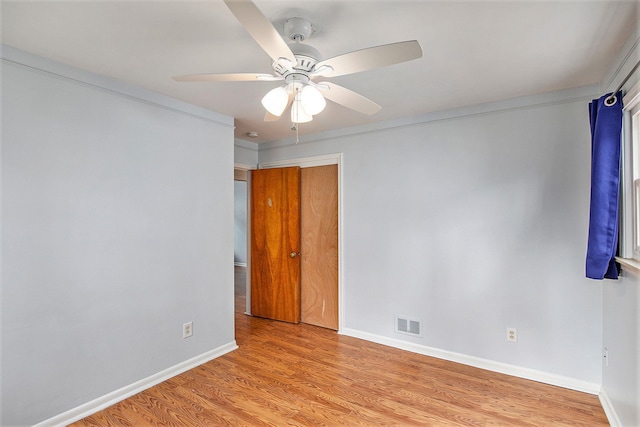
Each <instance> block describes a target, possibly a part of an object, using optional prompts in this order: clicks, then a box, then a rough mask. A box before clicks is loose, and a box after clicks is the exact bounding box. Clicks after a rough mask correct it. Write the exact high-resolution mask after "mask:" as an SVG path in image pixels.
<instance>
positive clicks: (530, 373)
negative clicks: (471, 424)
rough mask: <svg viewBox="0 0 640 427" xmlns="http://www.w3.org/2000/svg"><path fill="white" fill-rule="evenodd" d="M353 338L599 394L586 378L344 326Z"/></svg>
mask: <svg viewBox="0 0 640 427" xmlns="http://www.w3.org/2000/svg"><path fill="white" fill-rule="evenodd" d="M340 333H341V334H343V335H347V336H350V337H354V338H360V339H363V340H366V341H371V342H375V343H378V344H382V345H386V346H389V347H394V348H398V349H401V350H407V351H410V352H412V353H417V354H422V355H425V356H431V357H436V358H438V359H443V360H448V361H451V362H456V363H462V364H463V365H468V366H474V367H476V368H480V369H485V370H487V371H492V372H498V373H501V374H506V375H511V376H514V377H518V378H524V379H527V380H533V381H538V382H541V383H544V384H551V385H554V386H559V387H563V388H568V389H571V390H577V391H581V392H583V393H589V394H594V395H597V394H598V393H600V386H599V385H598V384H595V383H591V382H588V381H582V380H578V379H575V378H570V377H565V376H562V375H556V374H551V373H548V372H543V371H538V370H535V369H529V368H523V367H520V366H515V365H509V364H507V363H501V362H496V361H493V360H489V359H482V358H479V357H475V356H468V355H466V354H461V353H455V352H452V351H447V350H441V349H438V348H434V347H427V346H425V345H421V344H414V343H411V342H407V341H402V340H398V339H394V338H388V337H384V336H381V335H375V334H371V333H368V332H362V331H358V330H355V329H349V328H345V329H343V330H342V331H341V332H340Z"/></svg>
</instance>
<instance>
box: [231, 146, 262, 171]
mask: <svg viewBox="0 0 640 427" xmlns="http://www.w3.org/2000/svg"><path fill="white" fill-rule="evenodd" d="M233 159H234V162H235V163H236V164H239V165H244V166H250V169H254V168H255V166H256V165H257V164H258V144H254V143H253V142H247V141H243V140H241V139H236V140H235V143H234V146H233Z"/></svg>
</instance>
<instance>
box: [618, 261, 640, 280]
mask: <svg viewBox="0 0 640 427" xmlns="http://www.w3.org/2000/svg"><path fill="white" fill-rule="evenodd" d="M616 262H617V263H618V264H620V266H621V267H622V271H626V272H628V273H630V274H633V275H634V276H636V277H640V261H638V260H635V259H631V258H621V257H616Z"/></svg>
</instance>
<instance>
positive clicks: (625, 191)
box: [619, 81, 640, 270]
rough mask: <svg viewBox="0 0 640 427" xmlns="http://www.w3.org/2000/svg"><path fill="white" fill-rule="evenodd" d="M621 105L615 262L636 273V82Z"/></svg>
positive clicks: (639, 156) (639, 132)
mask: <svg viewBox="0 0 640 427" xmlns="http://www.w3.org/2000/svg"><path fill="white" fill-rule="evenodd" d="M623 105H624V107H623V129H622V154H621V157H622V158H621V184H620V187H621V197H620V225H621V226H620V239H619V241H620V257H621V259H619V261H620V262H621V263H622V264H623V266H624V265H626V264H628V262H625V261H633V263H634V264H636V265H633V267H634V268H637V269H639V270H640V264H639V263H640V81H639V82H637V83H636V84H635V85H634V86H633V87H632V88H631V90H629V91H628V92H627V94H626V95H625V96H624V97H623ZM627 266H629V265H627Z"/></svg>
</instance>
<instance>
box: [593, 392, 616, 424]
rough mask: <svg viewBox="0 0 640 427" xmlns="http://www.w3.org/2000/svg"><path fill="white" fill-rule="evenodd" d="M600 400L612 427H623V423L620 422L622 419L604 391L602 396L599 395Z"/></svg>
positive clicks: (601, 393)
mask: <svg viewBox="0 0 640 427" xmlns="http://www.w3.org/2000/svg"><path fill="white" fill-rule="evenodd" d="M598 399H600V404H601V405H602V409H604V414H605V415H606V416H607V420H608V421H609V424H610V425H611V427H622V422H620V418H619V417H618V413H617V412H616V410H615V408H614V406H613V404H612V403H611V400H609V396H607V393H606V392H605V391H604V390H602V391H600V394H598Z"/></svg>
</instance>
